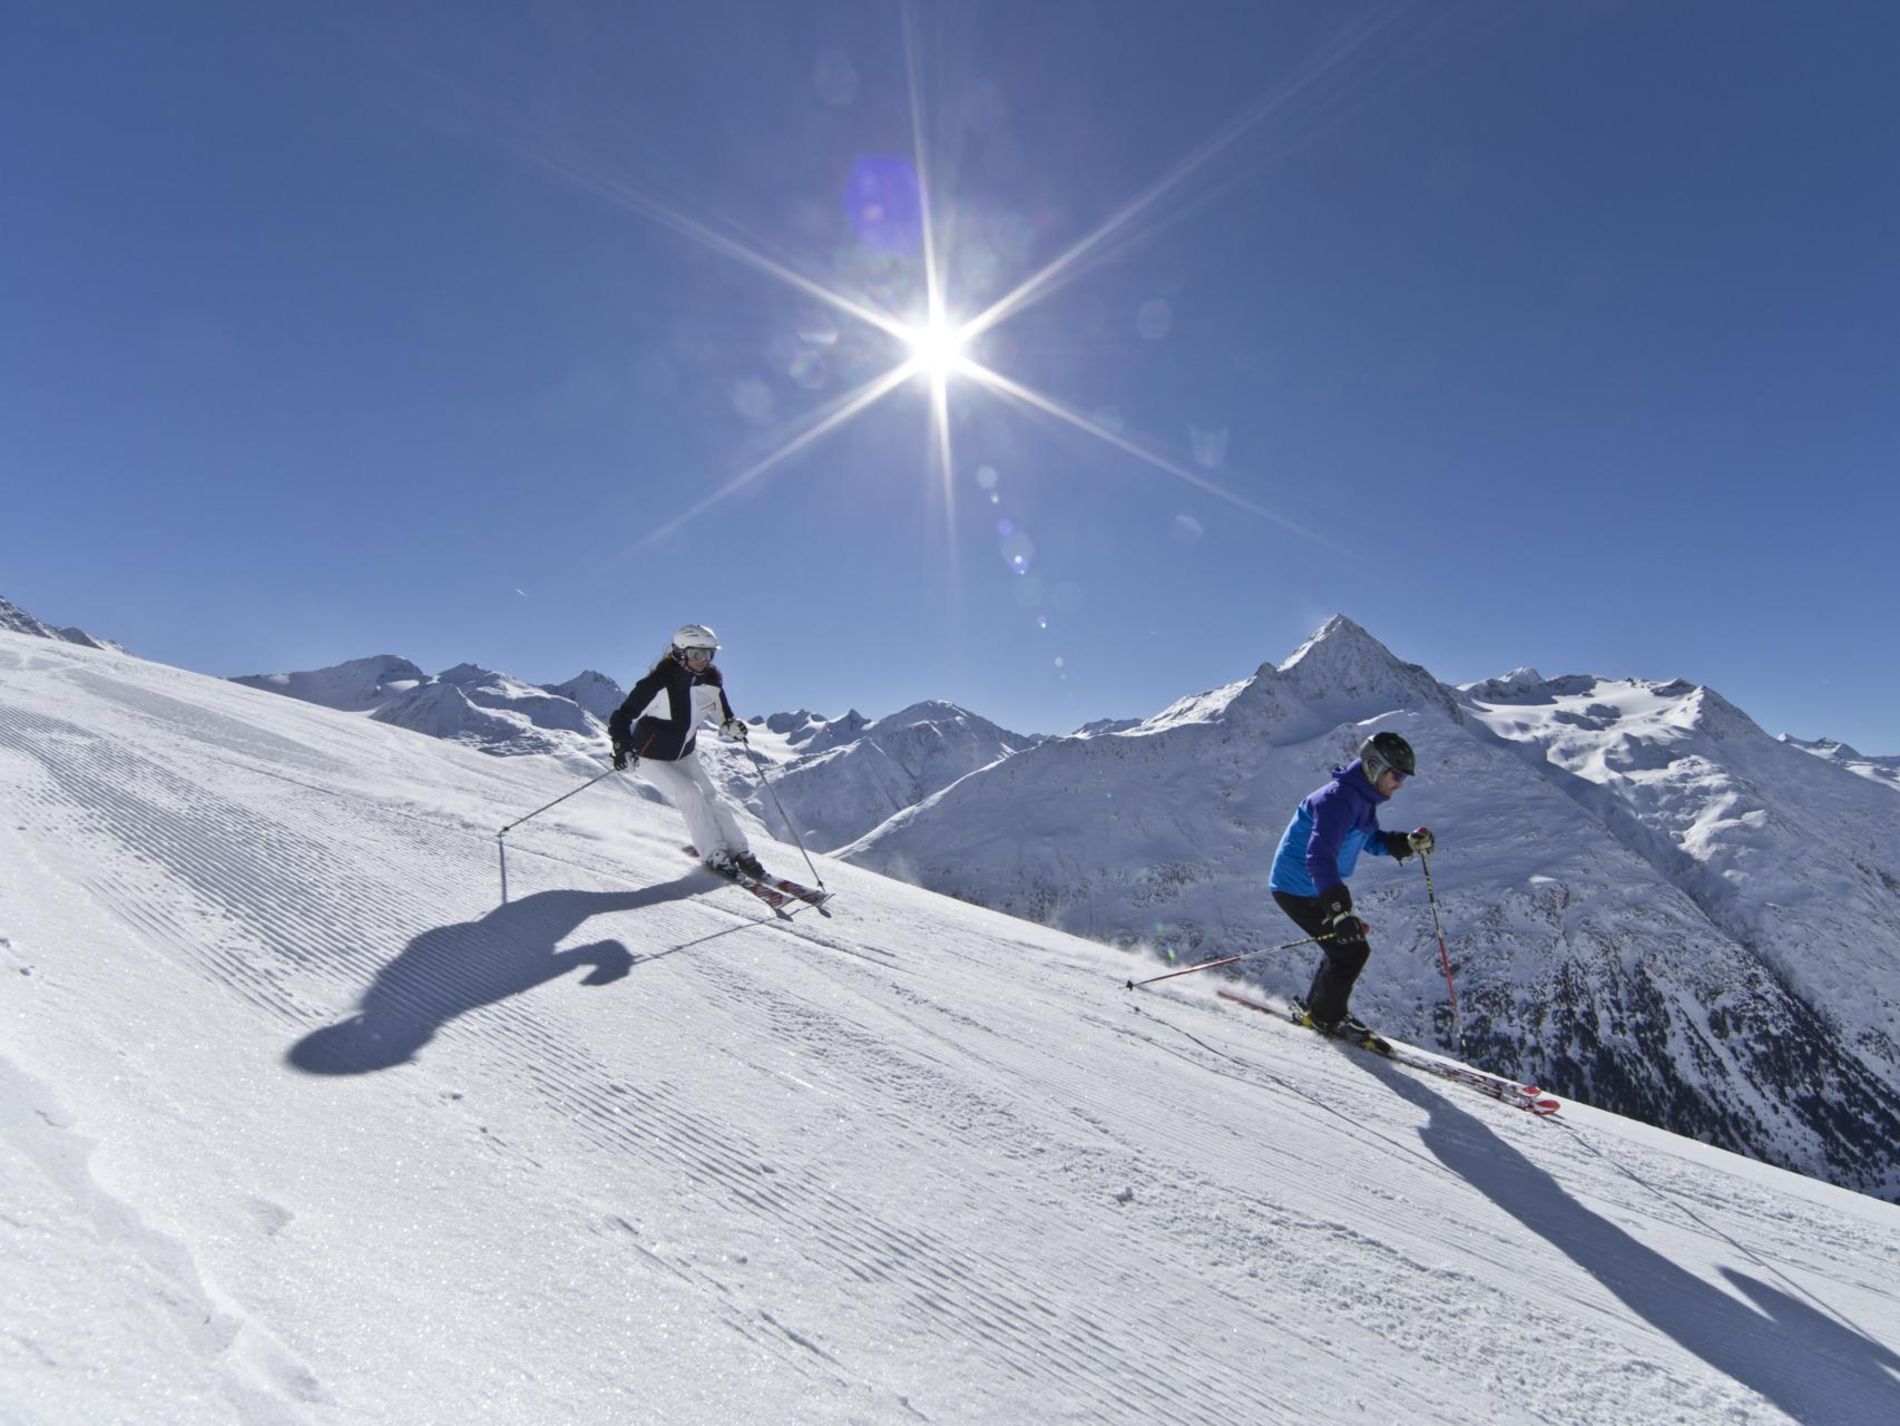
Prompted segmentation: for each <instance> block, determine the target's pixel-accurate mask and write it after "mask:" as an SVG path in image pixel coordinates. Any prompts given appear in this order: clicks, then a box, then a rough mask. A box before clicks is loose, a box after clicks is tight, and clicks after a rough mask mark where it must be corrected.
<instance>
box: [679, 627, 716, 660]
mask: <svg viewBox="0 0 1900 1426" xmlns="http://www.w3.org/2000/svg"><path fill="white" fill-rule="evenodd" d="M688 649H711V650H712V651H713V652H714V653H717V652H719V635H717V634H715V633H714V632H713V631H712V630H711V629H708V628H707V627H706V626H705V625H704V624H681V625H680V626H679V628H677V629H675V630H674V631H673V652H674V654H676V655H677V656H678V657H680V658H685V657H686V651H687V650H688Z"/></svg>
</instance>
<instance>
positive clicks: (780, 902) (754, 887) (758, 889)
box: [713, 871, 792, 921]
mask: <svg viewBox="0 0 1900 1426" xmlns="http://www.w3.org/2000/svg"><path fill="white" fill-rule="evenodd" d="M713 875H714V876H717V877H720V878H722V879H723V880H725V881H729V882H731V883H732V884H733V885H734V886H743V887H744V888H745V889H746V890H747V891H749V892H751V893H752V894H753V895H754V896H756V897H758V898H759V900H761V901H763V902H764V903H765V904H766V905H767V906H769V907H771V908H772V914H773V915H774V916H776V917H778V919H779V920H781V921H789V920H791V919H792V913H791V912H789V911H787V910H786V909H785V903H786V902H787V901H790V900H791V897H789V896H787V895H786V894H785V893H784V892H782V891H780V890H778V889H777V888H775V887H770V886H767V885H766V884H765V883H764V882H762V881H760V880H758V879H757V878H756V877H750V876H747V875H746V874H745V873H744V872H742V871H735V872H732V873H730V874H727V873H725V872H714V873H713Z"/></svg>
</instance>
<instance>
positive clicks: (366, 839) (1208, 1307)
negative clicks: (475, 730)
mask: <svg viewBox="0 0 1900 1426" xmlns="http://www.w3.org/2000/svg"><path fill="white" fill-rule="evenodd" d="M1149 741H1150V742H1152V741H1153V740H1152V739H1150V740H1149ZM1091 742H1092V743H1108V744H1115V743H1120V744H1122V745H1124V746H1126V747H1130V748H1135V747H1140V746H1142V740H1141V739H1140V738H1136V739H1134V740H1133V741H1132V742H1131V741H1130V740H1129V739H1128V738H1127V737H1126V736H1125V735H1121V736H1111V737H1106V738H1100V739H1093V740H1091ZM1791 755H1795V756H1805V755H1804V754H1791ZM1019 760H1020V759H1011V760H1010V763H1006V764H1004V766H1009V765H1010V764H1011V763H1014V762H1016V761H1019ZM595 766H596V765H594V764H590V763H589V762H587V761H586V760H585V759H581V758H572V759H564V758H561V757H550V756H539V757H537V756H528V757H516V758H494V757H487V756H483V755H481V754H480V753H478V752H475V751H473V750H471V749H470V748H467V747H464V746H462V745H459V744H457V743H453V742H447V741H430V740H425V739H417V738H415V737H413V736H411V735H410V734H408V733H406V732H404V731H403V730H401V729H398V728H392V727H388V726H385V725H383V724H380V723H376V722H374V721H371V720H369V719H366V718H362V717H352V716H349V715H346V714H342V713H338V712H334V711H331V710H328V709H325V708H321V707H318V706H315V705H313V704H309V703H305V702H299V701H295V700H292V699H287V698H281V697H275V696H270V695H267V694H264V693H261V692H257V691H254V690H250V689H245V688H242V687H239V686H237V685H235V684H232V683H229V682H225V681H221V680H216V679H210V678H204V677H199V676H197V675H193V674H189V673H184V672H181V671H179V670H175V669H171V668H166V667H163V666H161V665H155V664H149V663H144V662H140V661H137V660H133V659H130V658H126V657H122V656H120V655H117V654H114V653H111V652H109V651H96V650H91V649H86V648H82V647H78V646H74V645H69V644H65V643H54V642H48V641H46V640H43V639H36V638H30V637H23V636H19V635H12V634H0V799H4V807H5V810H6V815H5V817H4V818H0V985H4V995H0V1282H4V1283H5V1291H4V1293H3V1294H0V1316H3V1319H4V1320H0V1418H3V1419H5V1420H6V1421H7V1422H9V1423H13V1422H25V1423H35V1424H36V1426H37V1423H62V1426H63V1423H70V1422H105V1421H113V1422H119V1421H124V1422H139V1423H169V1422H178V1423H193V1426H199V1423H215V1422H242V1423H246V1424H247V1426H250V1423H292V1422H336V1423H343V1422H349V1423H363V1422H368V1423H378V1422H391V1423H396V1422H402V1423H407V1422H447V1421H471V1420H482V1421H505V1422H523V1423H529V1422H533V1423H541V1422H550V1421H575V1422H582V1421H584V1422H606V1421H626V1422H721V1423H754V1422H756V1423H784V1422H800V1423H884V1422H940V1423H950V1422H956V1423H972V1422H975V1423H999V1426H1000V1424H1001V1423H1008V1426H1019V1423H1031V1422H1033V1423H1071V1422H1073V1423H1083V1422H1090V1423H1129V1424H1130V1426H1135V1423H1143V1424H1144V1426H1145V1423H1152V1422H1162V1421H1165V1422H1171V1423H1175V1422H1178V1423H1203V1426H1232V1423H1237V1422H1246V1423H1330V1422H1351V1423H1363V1422H1368V1421H1400V1422H1407V1423H1416V1422H1443V1423H1473V1422H1476V1423H1492V1422H1495V1423H1511V1426H1516V1423H1521V1422H1525V1421H1539V1422H1551V1423H1605V1422H1615V1423H1619V1426H1621V1424H1622V1423H1648V1422H1655V1423H1662V1422H1705V1421H1722V1422H1727V1423H1767V1422H1789V1421H1798V1422H1803V1423H1844V1424H1845V1423H1878V1422H1891V1421H1894V1420H1900V1209H1896V1208H1895V1207H1893V1206H1890V1205H1887V1204H1884V1203H1882V1202H1879V1201H1877V1200H1875V1199H1873V1198H1870V1197H1862V1196H1859V1195H1856V1194H1853V1193H1850V1192H1847V1191H1845V1190H1842V1189H1839V1188H1835V1187H1831V1186H1828V1185H1826V1184H1822V1183H1819V1182H1817V1181H1814V1180H1812V1179H1806V1178H1800V1177H1797V1176H1795V1175H1793V1174H1790V1173H1787V1172H1784V1171H1781V1170H1779V1169H1774V1168H1770V1167H1767V1166H1764V1165H1762V1164H1759V1163H1755V1162H1753V1161H1750V1160H1747V1159H1743V1158H1739V1157H1735V1156H1732V1155H1730V1154H1727V1153H1725V1152H1723V1151H1721V1150H1718V1149H1714V1148H1711V1147H1708V1146H1706V1145H1703V1144H1700V1143H1697V1142H1694V1141H1692V1140H1688V1139H1682V1138H1676V1137H1672V1136H1670V1135H1668V1134H1665V1133H1662V1132H1660V1131H1658V1130H1655V1129H1651V1128H1647V1127H1644V1126H1641V1125H1638V1124H1635V1123H1633V1122H1630V1121H1628V1120H1624V1119H1620V1118H1616V1117H1614V1116H1611V1115H1609V1114H1606V1113H1603V1112H1599V1111H1596V1110H1593V1109H1590V1108H1588V1107H1586V1106H1584V1105H1583V1104H1579V1103H1576V1102H1574V1101H1572V1100H1570V1099H1569V1098H1568V1097H1567V1096H1566V1103H1565V1107H1564V1108H1563V1110H1562V1111H1561V1112H1560V1113H1559V1114H1557V1115H1556V1116H1554V1117H1553V1118H1550V1119H1538V1118H1534V1117H1532V1116H1530V1115H1527V1114H1524V1113H1521V1112H1519V1111H1517V1110H1514V1109H1511V1108H1508V1107H1506V1106H1503V1105H1500V1104H1498V1103H1496V1102H1494V1101H1492V1100H1489V1099H1485V1098H1483V1097H1481V1096H1478V1095H1476V1094H1474V1093H1472V1092H1470V1091H1468V1090H1466V1089H1463V1088H1460V1087H1458V1086H1454V1085H1447V1084H1444V1083H1441V1082H1439V1081H1437V1080H1427V1079H1421V1078H1417V1077H1415V1076H1414V1075H1413V1074H1412V1073H1410V1072H1408V1071H1405V1070H1402V1069H1400V1068H1397V1067H1395V1066H1392V1065H1390V1064H1387V1063H1385V1062H1383V1061H1378V1060H1374V1059H1371V1058H1369V1057H1367V1056H1365V1055H1363V1054H1362V1053H1360V1052H1356V1051H1349V1050H1344V1049H1341V1048H1339V1047H1338V1046H1336V1045H1335V1044H1334V1043H1332V1042H1329V1041H1325V1040H1321V1039H1318V1038H1317V1037H1315V1036H1312V1035H1311V1034H1309V1033H1308V1032H1305V1031H1302V1030H1298V1029H1296V1028H1294V1027H1293V1026H1291V1025H1285V1024H1281V1023H1277V1022H1275V1021H1272V1020H1269V1019H1267V1018H1266V1017H1263V1016H1259V1015H1254V1014H1250V1013H1248V1012H1246V1011H1243V1010H1238V1009H1235V1008H1233V1007H1231V1006H1229V1005H1228V1004H1227V1003H1225V1002H1223V1001H1220V1000H1218V999H1216V998H1215V996H1214V994H1213V991H1214V987H1213V986H1212V985H1209V984H1207V983H1206V982H1207V981H1210V980H1212V979H1213V977H1211V976H1196V977H1187V978H1183V979H1181V980H1178V981H1173V982H1169V983H1167V984H1165V985H1162V986H1159V987H1156V988H1154V989H1151V990H1145V991H1136V992H1129V991H1127V990H1125V989H1124V988H1123V982H1124V980H1125V979H1126V978H1127V977H1128V976H1129V975H1131V974H1133V973H1135V972H1136V971H1137V970H1138V969H1151V968H1153V964H1154V963H1153V962H1152V961H1151V960H1148V959H1146V958H1144V957H1141V956H1138V955H1136V954H1134V953H1131V952H1125V951H1117V950H1114V949H1111V948H1108V947H1105V946H1103V945H1100V944H1096V943H1093V942H1089V941H1084V940H1079V939H1074V938H1072V937H1070V936H1068V935H1065V934H1063V933H1061V932H1059V931H1056V930H1052V929H1045V928H1043V927H1039V926H1036V925H1033V924H1030V923H1028V922H1025V921H1022V920H1016V919H1011V918H1008V917H1005V916H1003V915H1000V914H997V913H995V912H992V911H988V910H984V909H981V908H978V907H974V906H969V905H965V904H962V903H959V902H956V901H953V900H950V899H948V898H944V897H941V896H937V895H934V894H932V893H930V892H927V891H923V890H920V889H917V888H913V887H909V886H905V885H901V884H898V883H895V882H891V881H887V880H884V879H882V878H881V877H879V876H877V875H875V874H874V873H872V872H870V871H867V870H864V869H862V868H859V867H854V866H850V865H846V864H842V863H838V862H834V861H831V860H829V859H821V861H820V863H819V866H820V870H821V871H822V872H823V875H824V878H825V880H826V881H827V883H829V884H830V885H832V886H833V887H834V888H835V889H836V890H837V891H838V893H839V894H838V897H837V900H836V902H835V907H834V909H835V913H836V914H835V917H834V918H833V919H831V920H821V919H819V918H817V917H816V916H814V915H812V914H811V913H809V912H805V913H802V914H800V915H799V916H797V918H796V919H795V920H793V921H792V922H791V923H789V924H787V923H783V922H779V921H776V920H774V919H773V918H772V917H771V916H770V913H769V912H767V911H766V909H765V908H764V907H763V906H761V905H760V904H759V903H758V902H757V901H756V900H754V899H752V898H751V897H749V896H748V895H747V894H746V893H745V892H743V891H742V890H739V889H736V888H733V887H730V886H727V885H725V884H723V883H718V882H714V881H712V880H710V879H708V878H705V877H704V876H703V875H702V874H701V873H699V872H697V871H696V870H695V869H694V868H693V867H692V866H691V864H690V863H688V862H687V861H686V860H685V859H684V858H683V857H682V856H681V855H680V853H679V851H678V843H679V841H680V838H681V830H680V824H679V821H678V818H677V817H676V816H675V815H674V814H673V813H672V812H670V811H669V810H668V809H666V808H664V807H661V806H658V805H656V804H654V803H653V802H651V801H649V800H647V799H646V798H644V797H641V796H638V795H636V792H635V785H634V784H632V783H631V781H630V780H628V779H621V778H610V779H608V780H606V781H604V782H603V783H601V784H600V785H599V786H597V787H594V788H591V789H589V790H588V791H586V792H585V793H583V794H581V795H579V796H576V797H573V798H571V799H570V800H568V801H566V802H563V803H561V804H560V805H559V806H557V807H555V808H554V809H553V810H551V811H549V812H547V813H545V814H544V815H542V816H541V817H538V818H536V819H535V820H533V821H531V822H529V823H527V824H526V825H524V826H522V827H519V828H518V829H516V831H515V832H514V833H513V834H511V836H510V838H509V846H510V850H509V852H508V872H509V885H510V890H511V893H512V899H511V900H509V901H508V902H506V903H505V904H504V903H502V902H501V900H500V899H499V875H498V872H499V867H498V857H497V843H496V837H495V832H496V830H497V829H498V828H499V827H500V826H501V825H502V824H503V823H505V822H507V821H510V820H512V819H514V818H515V817H518V816H520V815H521V814H522V813H524V812H526V811H529V810H531V809H533V808H535V807H537V806H539V805H541V804H543V803H546V802H549V801H551V800H552V799H554V798H556V797H558V796H560V795H561V794H562V793H564V792H568V791H571V790H572V789H573V788H575V787H577V786H578V785H579V784H580V782H581V781H582V780H583V779H584V778H585V777H586V776H590V775H591V773H592V771H593V769H594V767H595ZM1286 780H1287V781H1288V784H1289V785H1288V787H1286V788H1278V787H1276V788H1275V789H1273V790H1274V792H1275V794H1276V796H1275V798H1274V799H1272V800H1273V801H1274V802H1275V803H1277V802H1278V801H1279V800H1280V799H1279V797H1278V795H1277V794H1278V793H1280V792H1284V791H1289V790H1291V784H1292V782H1293V781H1294V779H1291V778H1290V777H1289V778H1288V779H1286ZM1302 790H1303V789H1302ZM760 850H761V851H762V853H763V855H764V858H765V860H766V861H767V863H768V864H770V865H772V866H774V867H776V868H778V869H782V870H784V871H786V872H788V873H796V872H797V871H799V870H800V869H802V866H803V863H802V861H800V860H799V859H797V857H796V854H795V853H794V852H793V851H792V850H791V849H789V848H787V847H785V846H783V845H778V844H773V843H770V842H764V841H762V842H761V843H760ZM1527 860H1528V859H1527ZM1549 1087H1550V1088H1552V1089H1554V1090H1555V1091H1556V1092H1557V1093H1559V1094H1560V1095H1565V1094H1566V1086H1565V1085H1563V1084H1562V1083H1553V1084H1551V1085H1550V1086H1549Z"/></svg>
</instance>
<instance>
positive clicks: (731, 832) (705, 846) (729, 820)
mask: <svg viewBox="0 0 1900 1426" xmlns="http://www.w3.org/2000/svg"><path fill="white" fill-rule="evenodd" d="M640 776H641V777H643V778H645V779H646V780H647V781H648V782H649V783H651V784H652V785H653V786H654V787H657V788H659V790H660V791H661V792H663V793H665V794H666V800H667V801H668V802H671V803H672V804H673V805H674V806H675V807H677V808H678V809H679V811H680V815H681V816H682V817H684V818H685V819H686V832H687V835H688V836H690V837H691V838H692V839H693V848H694V850H695V851H697V852H698V853H699V859H700V860H701V861H704V860H705V859H706V858H707V857H709V856H711V855H712V854H713V853H714V852H717V851H728V852H734V853H740V852H749V851H751V850H752V848H751V845H750V844H749V843H748V842H747V841H746V836H745V833H744V832H743V831H741V830H740V828H739V819H738V818H736V817H734V816H733V815H732V811H731V809H730V808H728V807H727V806H726V802H725V799H724V798H722V797H721V796H720V795H719V792H718V790H717V789H716V788H714V786H713V784H712V779H711V778H709V777H707V776H706V769H705V768H703V767H701V766H700V763H699V754H698V753H697V752H690V753H688V754H686V756H685V757H683V758H680V759H678V760H677V761H675V762H665V761H662V760H661V759H659V758H641V759H640Z"/></svg>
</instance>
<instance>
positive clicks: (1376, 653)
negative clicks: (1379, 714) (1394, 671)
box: [1280, 614, 1396, 673]
mask: <svg viewBox="0 0 1900 1426" xmlns="http://www.w3.org/2000/svg"><path fill="white" fill-rule="evenodd" d="M1313 658H1320V659H1324V660H1328V661H1334V662H1336V661H1339V660H1368V659H1370V660H1379V659H1384V660H1387V661H1390V662H1396V660H1395V659H1393V657H1392V651H1391V650H1390V649H1388V648H1386V646H1385V645H1384V644H1382V643H1380V642H1379V641H1378V640H1377V639H1375V638H1373V637H1372V635H1371V634H1368V633H1367V632H1366V631H1365V630H1364V629H1363V628H1361V627H1360V626H1359V625H1358V624H1355V623H1354V622H1353V621H1352V620H1351V619H1348V618H1347V617H1346V616H1345V615H1344V614H1335V615H1333V617H1332V618H1330V619H1328V620H1327V621H1326V622H1325V623H1324V624H1322V625H1320V626H1319V628H1317V629H1316V630H1314V631H1313V633H1312V634H1311V635H1309V636H1308V638H1307V640H1306V642H1305V643H1303V644H1301V645H1300V646H1299V647H1298V648H1297V649H1295V650H1294V651H1293V652H1292V653H1291V654H1289V655H1288V656H1287V659H1286V661H1285V662H1284V663H1282V664H1281V665H1280V672H1282V673H1289V672H1291V671H1292V670H1293V668H1294V667H1295V666H1296V665H1298V664H1302V663H1305V662H1306V661H1307V660H1308V659H1313Z"/></svg>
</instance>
